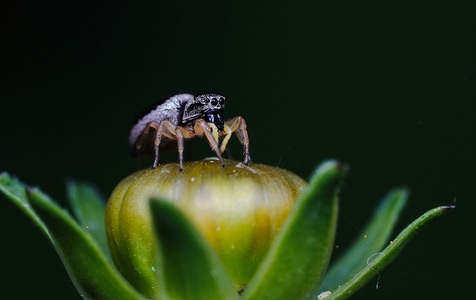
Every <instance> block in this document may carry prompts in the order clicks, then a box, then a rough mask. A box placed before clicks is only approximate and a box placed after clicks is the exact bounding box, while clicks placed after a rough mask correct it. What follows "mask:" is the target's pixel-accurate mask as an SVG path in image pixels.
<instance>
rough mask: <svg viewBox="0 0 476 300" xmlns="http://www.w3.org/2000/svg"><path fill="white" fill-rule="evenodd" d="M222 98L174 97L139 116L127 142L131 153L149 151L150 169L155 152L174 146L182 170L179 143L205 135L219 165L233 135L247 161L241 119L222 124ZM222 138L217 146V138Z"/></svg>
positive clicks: (223, 102) (245, 139) (204, 95)
mask: <svg viewBox="0 0 476 300" xmlns="http://www.w3.org/2000/svg"><path fill="white" fill-rule="evenodd" d="M224 110H225V97H224V96H222V95H218V94H203V95H199V96H196V97H194V96H193V95H190V94H178V95H175V96H172V97H170V98H168V99H166V100H165V101H164V102H162V103H161V104H159V105H157V106H156V107H155V108H154V109H152V110H151V111H149V112H147V113H146V114H145V115H143V116H142V117H141V118H140V119H139V121H138V122H137V123H136V124H135V125H134V126H133V127H132V130H131V133H130V136H129V143H130V145H131V147H132V148H133V151H134V152H135V153H139V152H150V150H153V154H154V158H155V159H154V163H153V165H152V167H153V168H155V167H157V164H158V161H159V150H164V149H166V148H167V146H170V145H171V144H172V143H175V142H176V143H177V148H178V152H179V166H180V170H182V169H183V149H184V146H183V140H184V139H189V138H192V137H194V136H202V135H205V137H206V138H207V140H208V142H209V144H210V147H211V148H212V150H213V151H215V153H216V155H217V156H218V158H219V159H220V162H221V164H222V166H225V163H224V161H223V157H222V155H221V154H222V153H223V152H224V151H225V149H226V146H227V144H228V141H229V139H230V137H231V134H232V133H233V132H236V135H237V137H238V140H239V141H240V142H241V143H242V144H243V148H244V151H243V154H244V156H245V158H244V163H245V164H246V165H247V164H248V163H249V162H250V161H251V158H250V153H249V139H248V131H247V130H246V122H245V119H243V117H241V116H237V117H234V118H233V119H231V120H228V121H226V122H225V121H224V118H223V113H224ZM221 137H223V139H222V140H221V143H220V138H221Z"/></svg>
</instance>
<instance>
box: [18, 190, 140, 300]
mask: <svg viewBox="0 0 476 300" xmlns="http://www.w3.org/2000/svg"><path fill="white" fill-rule="evenodd" d="M27 196H28V199H29V202H30V204H31V206H32V207H33V209H34V210H35V211H36V213H37V214H38V216H39V217H40V218H41V220H42V221H43V222H44V224H45V225H46V226H47V228H48V230H49V232H50V234H51V237H52V238H53V241H54V242H53V245H54V246H55V248H56V251H57V252H58V254H59V256H60V258H61V260H62V261H63V263H64V265H65V267H66V270H67V271H68V274H69V276H70V277H71V280H72V281H73V283H74V285H75V286H76V288H77V289H78V291H79V293H80V294H81V296H82V297H84V298H86V299H101V300H103V299H104V300H105V299H111V300H112V299H117V300H120V299H124V300H126V299H144V298H143V297H142V296H141V295H140V294H139V293H137V292H136V291H135V290H134V289H133V288H132V287H131V286H130V285H129V283H128V282H127V281H126V280H125V279H124V278H123V277H122V276H121V275H120V274H119V272H118V271H117V270H116V269H115V267H114V266H113V265H112V264H111V263H110V262H109V261H108V259H107V258H106V256H105V255H104V254H103V252H102V251H101V249H100V248H99V246H98V245H97V243H96V242H95V241H94V240H93V238H92V237H91V236H90V235H89V234H87V233H86V232H85V231H84V230H83V229H82V228H81V227H80V226H79V225H78V224H77V223H76V222H75V220H74V219H73V218H72V217H71V216H69V215H68V214H67V213H66V212H65V211H63V210H62V209H61V208H60V207H58V206H57V205H56V204H55V203H53V202H52V201H51V200H50V199H49V197H48V196H46V195H45V194H43V193H42V192H41V191H39V190H38V189H29V190H28V191H27Z"/></svg>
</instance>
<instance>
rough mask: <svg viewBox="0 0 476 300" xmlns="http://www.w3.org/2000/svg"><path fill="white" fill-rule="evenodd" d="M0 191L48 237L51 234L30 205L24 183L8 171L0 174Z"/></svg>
mask: <svg viewBox="0 0 476 300" xmlns="http://www.w3.org/2000/svg"><path fill="white" fill-rule="evenodd" d="M0 191H1V192H2V193H4V194H5V196H6V197H7V198H8V199H10V200H11V201H12V203H13V204H14V205H16V206H17V207H18V208H19V209H20V210H21V211H22V212H23V213H24V214H25V215H27V216H28V217H29V218H30V219H31V220H32V221H33V223H35V224H36V225H38V227H39V228H40V230H41V231H42V232H43V233H44V234H45V235H46V236H47V237H48V239H50V241H51V236H50V234H49V232H48V229H47V228H46V226H45V224H43V222H42V221H41V220H40V218H39V217H38V215H37V214H36V212H35V211H34V210H33V208H32V207H31V206H30V203H29V202H28V197H27V195H26V191H25V185H24V184H23V183H21V182H20V181H18V180H17V179H15V178H13V177H11V176H10V175H9V174H8V173H5V172H4V173H1V174H0Z"/></svg>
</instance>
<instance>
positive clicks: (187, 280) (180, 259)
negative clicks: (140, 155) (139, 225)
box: [150, 200, 238, 300]
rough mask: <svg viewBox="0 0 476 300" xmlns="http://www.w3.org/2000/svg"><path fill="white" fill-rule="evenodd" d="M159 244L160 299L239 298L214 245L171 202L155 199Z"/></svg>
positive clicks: (216, 299)
mask: <svg viewBox="0 0 476 300" xmlns="http://www.w3.org/2000/svg"><path fill="white" fill-rule="evenodd" d="M150 207H151V210H152V216H153V220H154V228H155V232H156V236H157V243H158V247H157V249H158V258H157V263H156V267H155V269H156V270H155V271H156V274H157V279H158V282H159V291H158V296H157V299H173V300H180V299H187V300H188V299H194V300H200V299H203V300H210V299H214V300H220V299H223V300H228V299H237V298H238V293H237V292H236V291H235V288H234V286H233V283H232V281H231V279H230V277H229V276H228V274H227V273H226V271H225V268H224V267H223V265H222V264H221V262H220V260H219V259H218V256H217V255H216V253H215V252H214V251H213V250H212V249H211V247H210V245H209V244H207V242H206V241H205V240H204V238H203V237H202V236H200V234H199V233H198V232H197V230H196V229H195V227H194V226H193V225H192V224H191V223H190V221H188V220H187V218H186V217H185V216H184V215H183V214H182V213H181V212H180V211H179V210H178V209H177V208H176V207H175V206H174V205H173V204H172V203H170V202H168V201H161V200H151V202H150Z"/></svg>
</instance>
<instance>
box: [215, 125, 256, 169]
mask: <svg viewBox="0 0 476 300" xmlns="http://www.w3.org/2000/svg"><path fill="white" fill-rule="evenodd" d="M246 128H247V126H246V121H245V119H244V118H243V117H241V116H237V117H234V118H233V119H231V120H228V121H226V122H225V131H226V132H227V133H226V136H225V138H224V139H223V142H222V143H221V149H220V150H221V151H222V152H223V151H225V149H226V146H227V144H228V141H229V139H230V136H231V134H232V133H233V132H236V136H237V137H238V140H239V141H240V143H241V144H242V145H243V155H244V156H245V158H244V161H243V162H244V163H245V165H248V164H249V163H250V161H251V156H250V139H249V137H248V130H247V129H246Z"/></svg>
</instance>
